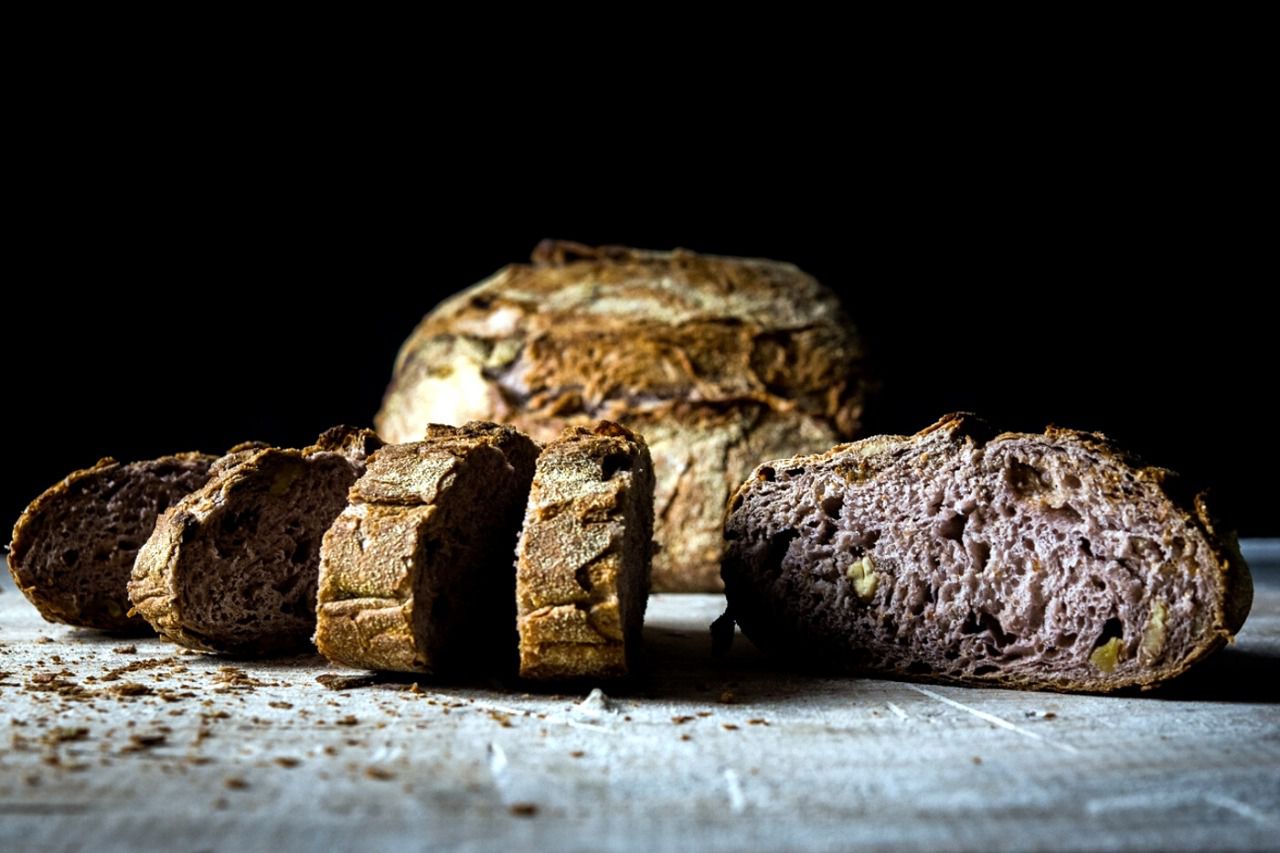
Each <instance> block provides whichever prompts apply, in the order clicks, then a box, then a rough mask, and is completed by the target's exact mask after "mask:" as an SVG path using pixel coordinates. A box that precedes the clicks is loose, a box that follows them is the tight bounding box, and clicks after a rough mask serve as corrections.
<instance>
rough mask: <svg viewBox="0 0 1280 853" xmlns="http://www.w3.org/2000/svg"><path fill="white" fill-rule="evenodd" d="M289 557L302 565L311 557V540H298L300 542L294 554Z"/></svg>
mask: <svg viewBox="0 0 1280 853" xmlns="http://www.w3.org/2000/svg"><path fill="white" fill-rule="evenodd" d="M289 559H290V560H292V561H293V562H295V563H298V564H300V565H301V564H303V563H306V562H307V560H309V559H311V540H310V539H300V540H298V544H297V545H295V546H294V548H293V554H292V555H290V557H289Z"/></svg>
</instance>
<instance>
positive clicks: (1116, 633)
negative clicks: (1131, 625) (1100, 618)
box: [1093, 616, 1124, 649]
mask: <svg viewBox="0 0 1280 853" xmlns="http://www.w3.org/2000/svg"><path fill="white" fill-rule="evenodd" d="M1116 639H1124V623H1123V622H1121V621H1120V620H1119V619H1117V618H1115V617H1114V616H1113V617H1111V618H1110V619H1108V620H1107V621H1106V622H1104V623H1103V624H1102V633H1101V634H1099V635H1098V639H1097V640H1096V641H1095V642H1094V644H1093V647H1094V648H1095V649H1096V648H1098V647H1099V646H1105V645H1106V644H1107V643H1108V642H1109V641H1111V640H1116Z"/></svg>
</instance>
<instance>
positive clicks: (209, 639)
mask: <svg viewBox="0 0 1280 853" xmlns="http://www.w3.org/2000/svg"><path fill="white" fill-rule="evenodd" d="M653 485H654V477H653V469H652V464H651V462H650V458H649V452H648V448H647V447H646V445H645V443H644V439H643V438H642V437H640V436H638V435H636V434H634V433H632V432H630V431H629V430H627V429H625V428H624V427H621V426H618V425H617V424H614V423H610V422H607V421H601V422H599V423H597V424H596V425H595V426H593V427H590V428H588V427H582V426H578V427H570V428H567V429H565V430H564V432H563V433H562V434H561V435H560V436H559V437H558V438H556V439H555V440H553V441H551V442H550V443H548V444H547V445H546V446H545V447H541V448H540V447H539V446H538V445H537V444H536V443H535V442H534V441H533V440H532V439H530V438H529V437H528V436H526V435H524V434H523V433H521V432H519V431H518V430H516V429H514V428H512V427H509V426H499V425H497V424H492V423H486V422H479V421H477V422H472V423H468V424H465V425H464V426H461V427H452V426H441V425H432V426H430V427H429V428H428V429H427V431H426V435H425V436H424V437H423V439H422V440H420V441H415V442H410V443H407V444H392V445H383V444H382V442H381V441H379V439H378V438H377V436H376V435H375V434H374V433H373V432H371V431H369V430H366V429H356V428H351V427H337V428H334V429H331V430H329V431H327V432H326V433H324V434H323V435H321V436H320V438H319V439H318V440H317V441H316V443H315V444H314V445H312V446H310V447H307V448H305V449H300V450H295V449H281V448H275V447H268V446H265V445H261V444H245V445H239V446H237V447H235V448H232V450H231V451H230V452H228V453H227V454H226V455H225V456H223V457H221V458H216V457H212V456H206V455H203V454H184V455H180V456H172V457H165V458H162V459H157V460H153V461H149V462H136V463H131V464H127V465H122V464H120V463H117V462H115V461H114V460H110V459H107V460H103V461H101V462H99V463H98V464H97V465H95V466H94V467H93V468H90V469H87V470H84V471H77V472H75V473H73V474H71V475H70V476H68V477H67V478H65V479H64V480H62V481H61V482H59V483H58V484H57V485H55V486H53V487H52V488H50V489H49V490H48V491H46V492H45V493H44V494H43V495H41V496H40V497H39V498H37V499H36V500H35V501H34V502H33V503H32V504H31V505H30V506H29V507H28V508H27V510H26V512H24V513H23V515H22V517H21V518H20V519H19V520H18V523H17V525H16V527H15V528H14V532H13V542H12V545H11V548H10V554H9V569H10V571H11V572H12V573H13V576H14V578H15V580H16V581H17V583H18V586H19V588H20V589H21V590H22V591H23V593H24V594H25V595H26V596H27V598H29V599H30V600H31V602H32V603H33V604H35V605H36V607H37V608H39V610H40V612H41V614H42V615H44V616H45V618H47V619H50V620H52V621H58V622H65V623H68V624H71V625H79V626H84V627H93V628H100V629H106V630H114V631H138V630H143V631H145V630H147V628H148V626H149V627H150V628H151V629H154V630H155V631H157V632H158V633H160V634H161V635H163V636H165V637H167V638H168V639H170V640H172V641H174V642H176V643H179V644H181V645H184V646H187V647H188V648H192V649H197V650H201V651H206V652H224V653H232V654H238V655H259V656H265V655H272V654H287V653H291V652H295V651H299V650H303V649H305V648H307V647H308V645H309V643H311V642H312V641H313V640H314V642H315V644H316V646H317V647H318V648H319V650H320V651H321V652H322V653H323V654H325V655H326V656H327V657H328V658H330V659H331V660H333V661H335V662H338V663H341V664H346V665H349V666H353V667H362V668H367V669H378V670H396V671H405V672H428V673H445V672H461V671H467V672H476V671H489V672H495V673H502V672H507V671H510V670H511V669H512V668H513V665H515V662H516V659H517V656H518V667H519V673H520V675H521V676H523V677H525V678H530V679H547V680H564V679H577V678H600V677H621V676H626V675H628V674H629V673H631V672H632V671H633V669H634V667H635V665H636V660H637V657H636V656H637V652H638V650H639V648H638V647H639V642H640V632H641V627H642V623H643V620H644V611H645V603H646V600H647V596H648V591H649V576H650V565H651V557H652V553H653V544H652V531H653Z"/></svg>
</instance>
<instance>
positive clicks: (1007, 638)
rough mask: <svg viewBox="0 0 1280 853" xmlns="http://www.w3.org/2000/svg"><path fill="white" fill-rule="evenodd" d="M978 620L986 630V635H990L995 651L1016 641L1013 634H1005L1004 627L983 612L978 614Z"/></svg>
mask: <svg viewBox="0 0 1280 853" xmlns="http://www.w3.org/2000/svg"><path fill="white" fill-rule="evenodd" d="M978 619H979V621H981V623H982V627H983V628H986V629H987V633H988V634H990V635H991V639H992V641H993V642H994V643H995V646H996V648H997V649H1003V648H1004V647H1005V646H1007V645H1009V644H1010V643H1012V642H1013V641H1014V640H1016V639H1018V638H1017V637H1016V636H1014V635H1013V634H1006V633H1005V630H1004V626H1003V625H1001V624H1000V620H999V619H997V618H996V617H995V616H992V615H991V614H990V613H987V612H986V611H985V610H984V611H982V612H981V613H979V614H978Z"/></svg>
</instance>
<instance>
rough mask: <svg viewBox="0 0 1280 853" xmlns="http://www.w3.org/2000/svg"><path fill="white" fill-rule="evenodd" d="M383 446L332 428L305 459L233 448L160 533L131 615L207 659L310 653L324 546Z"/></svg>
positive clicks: (135, 588) (141, 558)
mask: <svg viewBox="0 0 1280 853" xmlns="http://www.w3.org/2000/svg"><path fill="white" fill-rule="evenodd" d="M380 444H381V442H379V441H378V439H377V436H375V435H374V434H373V433H372V432H371V431H369V430H365V429H356V428H354V427H335V428H334V429H331V430H329V431H328V432H326V433H324V434H323V435H321V436H320V438H319V439H317V441H316V444H314V445H313V446H311V447H308V448H306V449H305V450H283V449H279V448H273V447H266V448H263V447H256V446H253V445H243V446H241V447H240V448H237V449H236V451H235V452H234V453H233V454H229V456H228V457H224V460H222V461H220V462H219V463H218V465H217V466H216V470H215V471H214V476H213V478H212V479H211V480H210V481H209V482H208V483H207V484H206V485H205V486H204V487H203V488H201V489H199V490H197V491H195V492H192V493H191V494H190V495H188V496H187V497H185V498H184V499H182V500H181V501H179V502H178V503H177V504H175V505H174V506H173V507H171V508H170V509H169V510H168V511H167V512H166V513H165V514H164V515H162V516H161V517H160V520H159V521H158V522H157V523H156V528H155V532H154V533H153V534H152V535H151V538H150V539H148V540H147V542H146V544H145V545H143V546H142V549H141V550H140V551H139V552H138V558H137V562H136V563H135V564H134V567H133V577H132V580H130V582H129V598H130V599H131V600H132V601H133V604H134V608H135V610H136V611H137V612H138V613H139V614H141V615H142V616H143V617H144V618H145V619H146V620H147V621H148V622H150V623H151V625H152V627H154V628H155V629H156V630H157V631H159V632H160V633H161V634H163V635H165V636H166V637H168V638H169V639H171V640H173V641H174V642H177V643H180V644H182V645H184V646H187V647H189V648H193V649H200V650H201V651H214V652H232V653H235V654H244V655H261V654H269V653H274V652H287V651H292V650H296V649H298V648H301V647H304V646H306V644H307V642H308V641H309V639H310V637H311V632H312V631H313V630H314V628H315V606H316V570H317V567H318V565H319V561H320V538H321V536H323V535H324V531H325V530H326V529H327V528H328V527H329V524H330V523H331V522H332V521H333V519H334V518H336V517H337V515H338V513H340V512H341V511H342V508H343V507H344V506H346V503H347V490H348V489H349V488H350V487H351V484H352V483H354V482H355V480H356V478H357V477H358V476H359V475H360V473H361V472H362V471H363V470H364V464H365V458H366V456H367V455H368V454H369V453H370V452H371V451H372V450H373V449H374V448H376V447H378V446H380Z"/></svg>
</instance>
